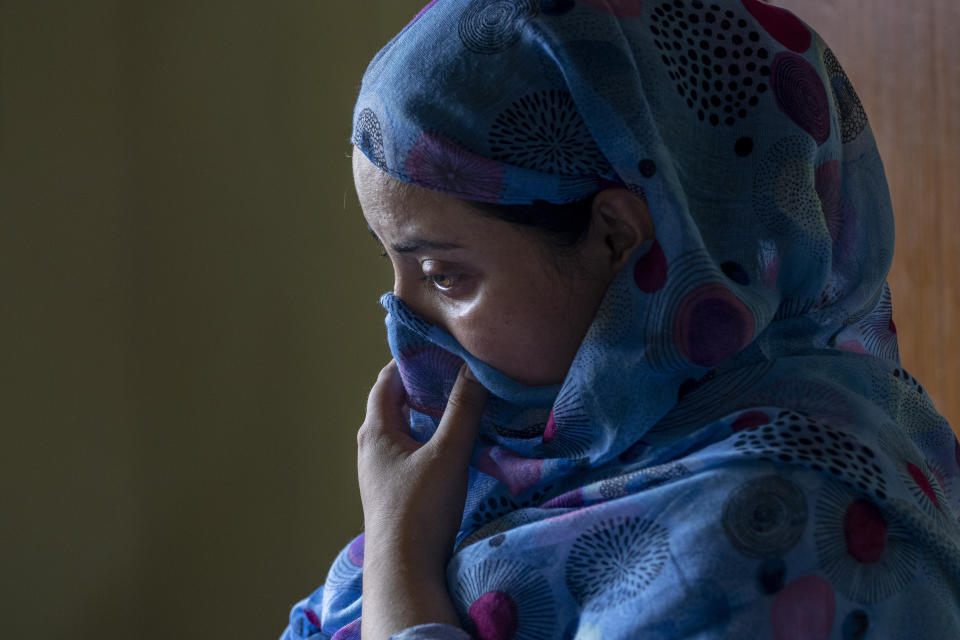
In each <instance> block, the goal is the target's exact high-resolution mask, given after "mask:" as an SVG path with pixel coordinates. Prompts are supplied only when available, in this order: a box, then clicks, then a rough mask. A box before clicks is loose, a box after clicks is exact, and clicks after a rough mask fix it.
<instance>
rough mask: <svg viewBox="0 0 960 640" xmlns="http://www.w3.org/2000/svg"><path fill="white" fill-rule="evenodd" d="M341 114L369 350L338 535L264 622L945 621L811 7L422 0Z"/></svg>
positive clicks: (945, 485) (797, 631)
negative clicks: (377, 328)
mask: <svg viewBox="0 0 960 640" xmlns="http://www.w3.org/2000/svg"><path fill="white" fill-rule="evenodd" d="M354 116H355V117H354V132H353V138H352V141H353V143H354V145H355V147H356V148H355V150H354V156H353V161H354V178H355V182H356V187H357V192H358V195H359V198H360V202H361V206H362V208H363V213H364V216H365V218H366V220H367V222H368V225H369V227H370V230H371V231H372V232H373V234H374V235H375V236H376V237H377V238H378V240H380V241H381V242H382V244H383V245H384V248H385V255H386V256H387V257H389V258H390V260H391V261H392V263H393V266H394V271H395V276H396V279H395V287H394V291H393V293H392V294H385V295H384V296H383V298H382V299H381V302H382V304H383V305H384V307H385V308H386V309H387V311H388V314H387V331H388V339H389V342H390V348H391V352H392V354H393V356H394V360H393V361H392V362H391V363H389V364H388V365H387V366H386V367H385V368H384V370H383V371H382V372H381V373H380V376H379V378H378V380H377V382H376V384H375V385H374V386H373V389H372V390H371V393H370V397H369V402H368V405H367V417H366V420H365V421H364V424H363V426H362V427H361V429H360V432H359V434H358V444H359V456H358V471H359V479H360V488H361V497H362V500H363V508H364V518H365V534H362V535H361V536H359V537H358V538H357V539H355V540H354V541H353V542H351V543H350V544H349V545H348V546H347V548H345V549H344V550H343V551H342V552H341V554H340V555H339V556H338V557H337V559H336V560H335V562H334V564H333V566H332V567H331V569H330V572H329V574H328V576H327V580H326V582H325V584H324V585H323V586H322V587H320V588H319V589H318V590H317V591H316V592H315V593H314V594H313V595H311V596H310V597H308V598H306V599H305V600H303V601H302V602H300V603H298V604H297V605H296V606H295V607H294V608H293V611H292V613H291V618H290V626H289V627H288V628H287V630H286V632H285V634H284V637H285V638H329V637H333V638H339V639H342V638H356V637H358V636H359V633H360V631H361V627H362V633H363V637H364V638H365V639H367V640H369V639H370V638H387V637H394V638H398V639H406V638H467V637H471V636H473V637H477V638H485V639H493V638H496V639H505V638H574V637H576V638H644V639H647V638H688V637H698V638H845V639H847V638H867V637H875V638H881V637H882V638H906V637H910V638H914V637H917V636H918V635H919V636H920V637H923V638H955V637H960V601H958V599H960V524H958V513H960V509H958V507H960V505H958V491H960V485H958V477H960V444H958V443H957V440H956V438H955V437H954V435H953V433H952V431H951V429H950V427H949V425H948V424H947V422H946V421H945V420H944V419H943V418H942V417H941V416H940V415H939V414H938V413H937V412H936V410H935V408H934V407H933V405H932V403H931V402H930V399H929V397H928V396H927V395H926V393H925V392H924V390H923V388H922V386H921V385H920V383H919V382H918V381H917V380H916V379H914V378H913V377H912V376H911V375H910V374H909V373H907V372H906V371H905V370H904V369H903V368H902V367H900V365H899V356H898V351H897V340H896V332H895V328H894V325H893V321H892V318H891V299H890V292H889V289H888V288H887V286H886V282H885V277H886V274H887V271H888V269H889V266H890V261H891V258H892V255H893V217H892V212H891V207H890V201H889V195H888V190H887V186H886V181H885V178H884V174H883V167H882V164H881V161H880V158H879V155H878V153H877V148H876V145H875V142H874V140H873V136H872V133H871V131H870V128H869V125H868V122H867V119H866V116H865V114H864V112H863V109H862V107H861V105H860V102H859V100H858V99H857V96H856V93H855V92H854V90H853V88H852V87H851V85H850V83H849V80H848V79H847V77H846V75H845V74H844V72H843V69H842V68H841V66H840V64H839V63H838V62H837V60H836V58H835V57H834V55H833V54H832V53H831V51H830V49H829V48H828V47H827V46H826V44H825V43H824V42H823V41H822V39H821V38H820V37H819V36H818V34H816V33H815V32H814V31H813V30H812V29H810V28H809V27H808V26H807V25H806V24H804V23H803V22H802V21H800V20H799V19H798V18H796V17H795V16H794V15H793V14H791V13H789V12H787V11H785V10H783V9H779V8H777V7H773V6H770V5H768V4H764V3H762V2H759V0H715V1H714V2H701V1H699V0H695V1H689V0H670V1H660V2H656V1H653V2H639V1H638V0H582V1H579V2H574V1H572V0H570V1H566V2H562V1H559V0H558V1H553V2H550V1H547V0H544V1H540V2H536V1H534V0H475V1H466V0H439V1H435V2H431V3H430V4H429V5H428V6H427V7H426V8H425V9H424V10H423V11H421V12H420V14H419V15H418V16H417V17H415V18H414V20H413V21H412V22H411V23H410V24H408V25H407V26H406V27H405V28H404V29H403V30H402V31H401V32H400V33H399V34H398V35H397V36H396V37H395V38H394V39H393V40H391V41H390V42H389V43H388V44H387V45H386V46H385V47H384V48H383V49H382V50H381V51H380V52H379V53H378V54H377V55H376V57H375V58H374V59H373V61H372V62H371V64H370V66H369V67H368V69H367V71H366V73H365V75H364V79H363V85H362V88H361V91H360V95H359V98H358V101H357V105H356V109H355V114H354ZM361 573H362V575H363V580H362V581H361ZM361 596H362V601H363V617H362V618H361V617H360V614H361Z"/></svg>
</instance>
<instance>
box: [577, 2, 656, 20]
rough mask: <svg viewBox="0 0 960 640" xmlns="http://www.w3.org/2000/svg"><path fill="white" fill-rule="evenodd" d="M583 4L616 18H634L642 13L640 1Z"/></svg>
mask: <svg viewBox="0 0 960 640" xmlns="http://www.w3.org/2000/svg"><path fill="white" fill-rule="evenodd" d="M583 3H584V4H588V5H590V6H591V7H593V8H594V9H599V10H600V11H605V12H607V13H609V14H612V15H615V16H617V17H618V18H635V17H637V16H639V15H641V14H642V13H643V2H642V1H641V0H583Z"/></svg>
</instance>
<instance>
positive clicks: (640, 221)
mask: <svg viewBox="0 0 960 640" xmlns="http://www.w3.org/2000/svg"><path fill="white" fill-rule="evenodd" d="M592 213H593V224H594V227H595V229H596V232H597V235H598V236H599V237H600V238H602V240H603V243H604V247H605V253H606V258H607V260H608V261H609V266H610V268H611V269H612V270H613V271H619V270H620V269H621V268H622V267H623V266H624V265H625V264H626V263H627V260H629V258H630V255H631V254H632V253H633V250H634V249H636V248H637V247H638V246H640V245H641V244H643V242H644V241H645V240H647V239H648V238H652V237H653V235H654V232H655V229H654V226H653V218H652V217H651V216H650V209H649V207H647V203H646V202H645V201H644V200H642V199H641V198H639V197H638V196H636V195H635V194H634V193H633V192H631V191H630V190H629V189H626V188H624V187H612V188H610V189H604V190H603V191H601V192H599V193H597V195H596V196H594V199H593V208H592Z"/></svg>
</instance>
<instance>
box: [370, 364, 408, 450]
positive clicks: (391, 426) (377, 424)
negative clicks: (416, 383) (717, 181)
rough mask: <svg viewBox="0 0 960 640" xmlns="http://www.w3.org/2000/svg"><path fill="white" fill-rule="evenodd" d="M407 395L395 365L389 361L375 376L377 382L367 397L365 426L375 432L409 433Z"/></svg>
mask: <svg viewBox="0 0 960 640" xmlns="http://www.w3.org/2000/svg"><path fill="white" fill-rule="evenodd" d="M406 400H407V394H406V392H405V391H404V389H403V380H402V379H401V377H400V369H399V368H398V367H397V363H396V361H394V360H391V361H390V362H388V363H387V366H385V367H384V368H383V369H381V370H380V375H378V376H377V381H376V382H375V383H374V385H373V387H372V388H371V389H370V395H368V396H367V419H366V421H365V423H364V424H365V426H366V427H368V428H371V427H372V428H373V429H374V430H376V431H393V430H400V431H402V432H409V430H410V425H409V424H407V415H406V412H405V411H404V408H405V407H406Z"/></svg>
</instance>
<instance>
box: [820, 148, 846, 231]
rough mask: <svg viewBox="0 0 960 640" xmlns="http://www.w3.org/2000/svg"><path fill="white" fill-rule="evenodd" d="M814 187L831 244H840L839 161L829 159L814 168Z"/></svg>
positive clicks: (840, 196)
mask: <svg viewBox="0 0 960 640" xmlns="http://www.w3.org/2000/svg"><path fill="white" fill-rule="evenodd" d="M813 176H814V177H813V184H814V188H816V190H817V195H818V196H819V197H820V208H821V209H822V210H823V218H824V222H826V224H827V229H828V230H829V231H830V238H831V239H832V240H833V246H834V247H837V246H839V244H840V234H841V233H842V231H843V202H842V201H841V198H842V188H841V184H840V162H838V161H837V160H830V161H829V162H824V163H823V164H822V165H820V166H819V167H817V168H816V170H815V172H814V174H813Z"/></svg>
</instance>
